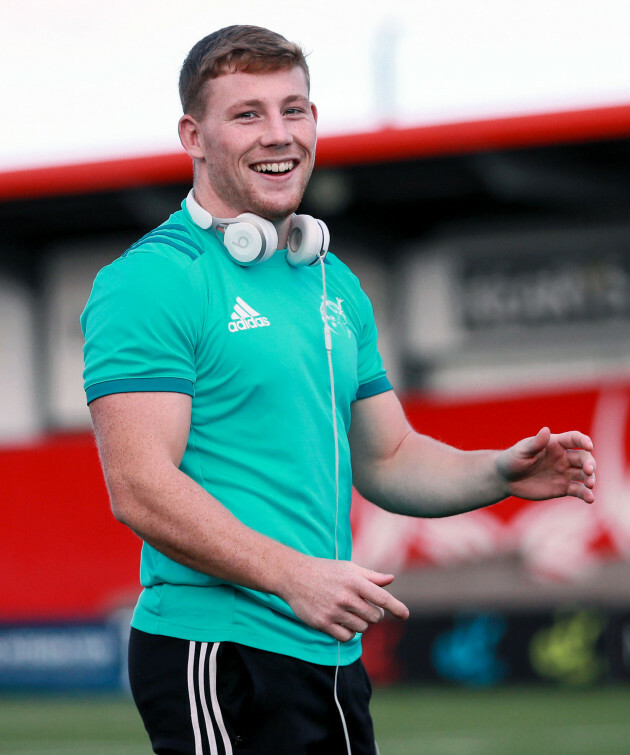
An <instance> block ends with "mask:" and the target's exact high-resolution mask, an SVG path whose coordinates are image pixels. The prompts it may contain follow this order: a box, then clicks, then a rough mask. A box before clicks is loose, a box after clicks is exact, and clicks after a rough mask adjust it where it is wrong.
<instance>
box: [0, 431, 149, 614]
mask: <svg viewBox="0 0 630 755" xmlns="http://www.w3.org/2000/svg"><path fill="white" fill-rule="evenodd" d="M0 480H1V483H0V484H1V491H2V492H1V501H2V547H1V548H0V574H2V578H1V579H0V620H2V621H6V620H11V619H39V618H50V617H67V618H80V617H89V616H92V615H98V614H102V613H105V612H107V611H109V610H110V609H112V608H114V607H116V606H117V605H122V604H125V603H128V602H130V599H131V598H132V597H135V595H137V593H138V571H139V569H138V567H139V551H140V541H139V540H138V539H137V538H136V537H135V536H134V535H133V534H132V532H131V531H130V530H128V529H127V528H126V527H124V526H123V525H121V524H119V523H118V522H117V521H116V520H115V519H114V517H113V516H112V514H111V511H110V508H109V501H108V497H107V490H106V488H105V483H104V481H103V477H102V474H101V470H100V466H99V461H98V456H97V452H96V448H95V444H94V440H93V437H92V436H91V435H89V434H85V435H79V436H72V437H63V436H62V437H53V438H48V439H45V440H43V441H42V442H40V443H36V444H34V445H30V446H28V447H22V448H13V449H4V450H2V451H0Z"/></svg>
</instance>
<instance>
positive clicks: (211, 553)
mask: <svg viewBox="0 0 630 755" xmlns="http://www.w3.org/2000/svg"><path fill="white" fill-rule="evenodd" d="M90 410H91V413H92V421H93V423H94V428H95V432H96V439H97V443H98V447H99V453H100V456H101V463H102V466H103V471H104V474H105V480H106V482H107V487H108V490H109V494H110V499H111V505H112V511H113V513H114V516H115V517H116V518H117V519H118V520H119V521H121V522H123V523H124V524H126V525H127V526H128V527H130V528H131V529H132V530H133V531H134V532H135V533H136V534H137V535H138V536H139V537H140V538H142V540H144V541H145V542H147V543H149V544H150V545H152V546H153V547H154V548H156V550H158V551H160V552H161V553H163V554H164V555H166V556H168V557H169V558H171V559H173V560H174V561H177V562H179V563H181V564H184V565H185V566H188V567H190V568H192V569H195V570H197V571H200V572H202V573H204V574H209V575H212V576H213V577H216V578H217V579H224V580H226V581H228V582H232V583H235V584H237V585H241V586H243V587H247V588H250V589H253V590H258V591H261V592H266V593H271V594H274V595H277V596H278V597H280V598H282V599H283V600H285V601H286V602H287V603H288V604H289V605H290V606H291V608H292V609H293V611H294V612H295V614H296V615H297V616H298V617H299V618H300V619H302V621H304V622H305V623H307V624H309V625H310V626H312V627H314V628H316V629H319V630H320V631H323V632H326V633H327V634H329V635H331V636H332V637H334V638H335V639H338V640H341V641H342V642H343V641H346V640H349V639H351V637H352V636H353V635H354V633H355V632H363V631H365V629H366V628H367V626H368V625H369V624H371V623H376V622H378V621H380V620H381V618H382V617H383V615H384V611H388V612H389V613H392V614H393V615H395V616H397V617H398V618H406V617H407V615H408V610H407V608H406V606H404V605H403V604H402V603H400V601H398V600H396V599H395V598H394V597H393V596H392V595H390V594H389V593H388V592H387V591H386V590H384V589H383V587H384V586H385V585H387V584H389V583H390V582H391V581H392V580H393V577H392V575H386V574H380V573H377V572H373V571H370V570H368V569H363V568H362V567H359V566H357V565H356V564H352V563H351V562H347V561H332V560H329V559H320V558H313V557H309V556H306V555H304V554H302V553H299V552H298V551H295V550H293V549H292V548H289V547H287V546H285V545H283V544H281V543H279V542H277V541H275V540H272V539H271V538H268V537H266V536H265V535H263V534H261V533H259V532H256V531H255V530H252V529H250V528H249V527H247V526H245V525H244V524H243V523H242V522H240V521H239V520H238V519H236V518H235V517H234V516H233V515H232V514H231V513H230V512H229V511H228V510H227V509H226V508H225V506H223V505H222V504H221V503H220V502H219V501H217V500H216V499H215V498H213V497H212V496H211V495H210V494H209V493H208V492H207V491H206V490H204V489H203V488H202V487H201V486H200V485H198V484H197V483H196V482H195V481H194V480H192V479H191V478H190V477H188V476H187V475H186V474H184V473H183V472H181V471H180V469H179V465H180V463H181V460H182V457H183V455H184V451H185V449H186V442H187V439H188V433H189V428H190V416H191V398H190V396H187V395H185V394H180V393H166V392H164V393H148V392H147V393H118V394H111V395H108V396H103V397H101V398H98V399H96V400H95V401H93V402H92V403H91V404H90Z"/></svg>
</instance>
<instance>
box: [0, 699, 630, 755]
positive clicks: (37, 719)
mask: <svg viewBox="0 0 630 755" xmlns="http://www.w3.org/2000/svg"><path fill="white" fill-rule="evenodd" d="M372 713H373V716H374V723H375V727H376V732H377V739H378V742H379V746H380V750H381V753H382V755H411V754H412V753H413V754H414V755H497V754H502V755H534V754H535V755H545V754H546V753H554V755H570V754H571V753H576V754H578V753H580V754H583V755H584V754H587V753H588V754H592V755H613V754H615V753H629V752H630V715H629V713H630V687H615V688H599V689H597V688H593V689H589V690H560V689H551V688H534V687H532V688H512V687H505V688H497V689H493V690H481V691H470V690H457V689H443V688H439V689H438V688H426V687H414V688H409V689H403V688H396V689H376V691H375V693H374V700H373V706H372ZM149 752H150V748H149V746H148V740H147V738H146V735H145V733H144V730H143V728H142V724H141V723H140V719H139V718H138V714H137V713H136V710H135V708H134V706H133V703H132V702H131V701H130V700H129V699H127V698H120V697H93V696H85V697H83V698H80V699H79V698H76V697H65V698H59V699H53V698H51V697H44V696H41V697H17V696H14V697H0V753H2V754H3V755H4V754H5V753H6V754H7V755H8V754H9V753H20V755H79V753H81V755H140V754H141V753H149ZM278 755H282V754H281V753H279V754H278Z"/></svg>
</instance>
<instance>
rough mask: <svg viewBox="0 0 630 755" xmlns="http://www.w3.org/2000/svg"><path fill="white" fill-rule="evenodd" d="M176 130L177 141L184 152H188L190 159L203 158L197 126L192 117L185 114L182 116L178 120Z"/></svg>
mask: <svg viewBox="0 0 630 755" xmlns="http://www.w3.org/2000/svg"><path fill="white" fill-rule="evenodd" d="M177 130H178V132H179V140H180V142H181V143H182V147H183V148H184V149H185V150H186V152H188V154H189V155H190V156H191V157H192V158H195V157H196V158H201V157H203V149H202V146H201V137H200V133H199V124H198V123H197V121H196V120H195V119H194V118H193V117H192V115H189V114H187V113H185V114H184V115H182V117H181V118H180V119H179V124H178V127H177Z"/></svg>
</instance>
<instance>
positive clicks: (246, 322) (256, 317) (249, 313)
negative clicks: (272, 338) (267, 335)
mask: <svg viewBox="0 0 630 755" xmlns="http://www.w3.org/2000/svg"><path fill="white" fill-rule="evenodd" d="M268 325H271V323H270V322H269V320H268V319H267V318H266V317H261V316H260V312H256V310H255V309H254V308H253V307H250V306H249V304H247V303H246V302H244V301H243V300H242V299H241V297H240V296H237V297H236V304H235V305H234V312H232V321H231V322H230V323H228V330H231V331H232V333H236V331H237V330H249V329H250V328H265V327H267V326H268Z"/></svg>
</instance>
